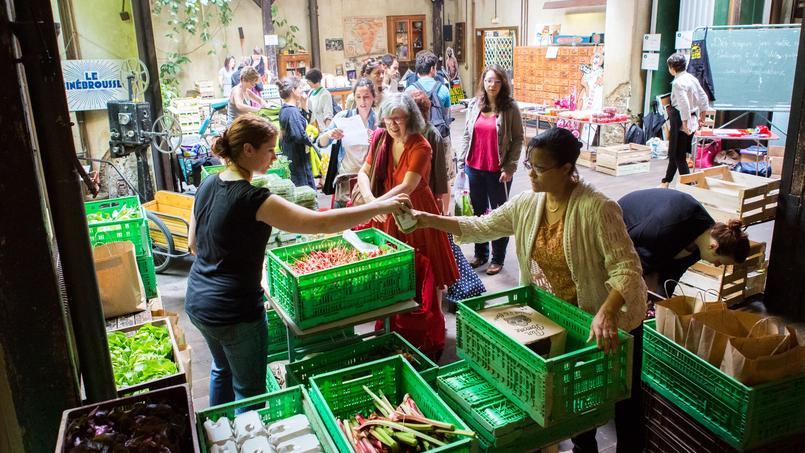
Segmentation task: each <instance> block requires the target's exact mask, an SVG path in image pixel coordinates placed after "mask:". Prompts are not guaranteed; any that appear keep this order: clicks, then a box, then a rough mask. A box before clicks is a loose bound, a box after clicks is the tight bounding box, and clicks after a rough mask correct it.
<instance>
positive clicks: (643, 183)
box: [157, 113, 773, 453]
mask: <svg viewBox="0 0 805 453" xmlns="http://www.w3.org/2000/svg"><path fill="white" fill-rule="evenodd" d="M463 116H464V115H463V113H462V114H459V115H458V117H457V120H456V121H454V122H453V125H452V131H451V132H452V136H453V137H454V140H455V138H456V137H461V133H462V130H461V128H462V127H463V125H464V118H463ZM528 132H529V133H530V134H529V137H530V135H533V129H529V131H528ZM456 142H458V140H455V141H454V143H456ZM666 165H667V161H665V160H655V161H652V162H651V171H650V172H649V173H644V174H637V175H630V176H621V177H614V176H609V175H606V174H603V173H599V172H595V171H591V170H590V169H587V168H584V167H579V173H580V175H581V177H582V179H583V180H585V181H586V182H588V183H590V184H592V185H593V186H594V187H596V188H597V189H598V190H600V191H601V192H602V193H604V194H605V195H606V196H608V197H609V198H612V199H615V200H617V199H619V198H620V197H622V196H623V195H625V194H626V193H629V192H631V191H634V190H639V189H645V188H651V187H656V186H657V185H658V184H659V182H660V179H661V178H662V176H663V175H664V172H665V168H666ZM530 187H531V186H530V183H529V181H528V175H527V173H526V172H525V171H524V170H523V169H522V167H521V168H520V171H518V172H517V173H516V174H515V176H514V182H513V185H512V190H511V193H512V194H517V193H520V192H522V191H525V190H530ZM327 203H329V198H328V199H327ZM322 204H323V203H322ZM772 228H773V223H772V222H768V223H765V224H761V225H758V226H754V227H751V228H750V230H749V234H750V238H752V240H755V241H766V242H767V243H771V235H772ZM462 250H463V252H464V254H465V256H467V257H468V258H469V259H472V256H473V246H472V244H469V245H464V246H462ZM191 263H192V261H191V260H190V259H184V260H179V261H178V262H176V263H175V264H173V265H172V266H171V268H169V269H168V270H167V271H166V273H164V274H161V275H158V276H157V281H158V285H159V290H160V293H161V295H162V301H163V304H164V306H165V308H166V309H167V310H170V311H173V312H176V313H179V325H180V326H181V327H182V328H183V329H184V331H185V335H186V339H187V342H188V343H189V344H190V346H191V347H192V348H193V357H192V375H193V383H192V387H193V402H194V405H195V408H196V410H199V409H203V408H206V407H208V405H209V399H208V394H209V390H208V386H209V371H210V363H211V357H210V353H209V350H208V349H207V345H206V344H205V343H204V339H203V338H202V337H201V335H200V334H199V332H198V331H197V330H196V329H195V327H194V326H193V325H192V324H191V323H190V321H189V320H188V319H187V316H186V315H185V313H184V307H183V305H184V296H185V292H186V289H187V274H188V271H189V269H190V265H191ZM485 268H486V266H483V267H481V268H480V269H478V275H479V276H480V277H481V280H482V281H483V282H484V285H485V286H486V289H487V291H488V292H496V291H501V290H505V289H508V288H511V287H513V286H517V284H518V275H519V270H518V264H517V258H516V256H515V252H514V242H513V241H509V246H508V249H507V255H506V261H505V264H504V266H503V270H502V271H501V272H500V274H498V275H496V276H487V275H486V273H485V272H484V270H485ZM445 317H446V323H447V344H446V349H445V352H444V354H443V356H442V358H441V360H440V365H444V364H447V363H451V362H453V361H456V360H458V358H457V356H456V351H455V338H456V324H455V316H454V315H452V314H450V313H448V312H447V310H445ZM372 326H373V325H364V326H360V327H359V329H358V330H359V331H367V330H368V329H370V328H372ZM597 437H598V443H599V448H600V451H601V452H606V453H611V452H614V451H615V431H614V425H613V423H612V422H610V423H609V424H608V425H606V426H604V427H603V428H602V429H599V430H598V436H597ZM570 448H572V444H570V442H569V441H565V442H563V443H562V444H561V445H560V450H569V449H570Z"/></svg>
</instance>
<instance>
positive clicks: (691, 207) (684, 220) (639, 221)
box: [618, 189, 749, 297]
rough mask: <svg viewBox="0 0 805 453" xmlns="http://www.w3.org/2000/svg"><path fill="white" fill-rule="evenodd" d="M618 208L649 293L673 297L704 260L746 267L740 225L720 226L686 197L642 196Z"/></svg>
mask: <svg viewBox="0 0 805 453" xmlns="http://www.w3.org/2000/svg"><path fill="white" fill-rule="evenodd" d="M618 203H619V204H620V206H621V209H623V219H624V221H625V222H626V228H627V229H628V230H629V237H631V238H632V242H633V243H634V245H635V249H637V253H638V255H640V262H641V263H642V265H643V275H644V276H645V279H646V283H647V284H648V287H649V290H651V291H655V292H657V293H658V294H660V295H661V296H663V297H667V296H669V295H671V294H673V292H674V288H675V287H676V282H677V281H679V279H680V278H681V277H682V274H684V273H685V271H686V270H687V269H688V268H689V267H690V266H692V265H693V263H695V262H697V261H699V260H700V259H703V260H706V261H709V262H711V263H713V264H715V265H716V266H720V265H722V264H736V263H743V262H744V261H746V257H747V255H749V238H748V237H747V235H746V233H744V231H743V223H742V222H741V221H740V220H730V221H729V222H727V223H726V224H725V223H721V222H716V221H714V220H713V218H712V217H710V214H708V213H707V210H706V209H705V208H704V206H702V204H701V203H699V202H698V201H696V199H695V198H693V197H692V196H690V195H688V194H686V193H684V192H679V191H676V190H666V189H646V190H638V191H635V192H632V193H630V194H627V195H625V196H624V197H623V198H621V199H620V200H619V201H618Z"/></svg>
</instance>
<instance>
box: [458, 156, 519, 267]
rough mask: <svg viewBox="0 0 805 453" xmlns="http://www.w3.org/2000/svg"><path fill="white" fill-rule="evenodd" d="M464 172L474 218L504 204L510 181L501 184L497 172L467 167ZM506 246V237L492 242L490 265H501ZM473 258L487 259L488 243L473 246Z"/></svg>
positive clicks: (507, 242) (504, 256)
mask: <svg viewBox="0 0 805 453" xmlns="http://www.w3.org/2000/svg"><path fill="white" fill-rule="evenodd" d="M464 171H465V172H466V173H467V177H468V178H469V181H470V203H471V204H472V212H473V213H475V215H476V216H482V215H484V214H485V213H486V211H487V210H494V209H496V208H497V207H498V206H500V205H502V204H503V203H506V201H507V198H508V197H507V196H506V194H507V193H508V191H509V190H510V189H511V186H512V183H511V181H510V182H508V183H506V184H505V185H504V184H503V183H501V182H500V172H499V171H483V170H476V169H474V168H471V167H470V166H469V165H465V166H464ZM508 245H509V238H508V236H507V237H503V238H500V239H496V240H494V241H492V264H499V265H501V266H502V265H503V262H504V261H505V260H506V246H508ZM475 257H476V258H480V259H481V260H483V261H486V260H488V259H489V243H488V242H483V243H480V244H475Z"/></svg>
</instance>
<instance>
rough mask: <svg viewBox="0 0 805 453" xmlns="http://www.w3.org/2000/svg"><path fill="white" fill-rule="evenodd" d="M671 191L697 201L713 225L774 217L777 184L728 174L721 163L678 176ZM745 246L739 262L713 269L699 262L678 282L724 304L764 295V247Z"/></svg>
mask: <svg viewBox="0 0 805 453" xmlns="http://www.w3.org/2000/svg"><path fill="white" fill-rule="evenodd" d="M676 189H677V190H679V191H682V192H685V193H688V194H690V195H691V196H692V197H693V198H695V199H696V200H698V201H699V202H700V203H701V204H702V206H704V207H705V209H707V212H708V213H709V214H710V215H711V216H712V217H713V219H715V220H716V221H717V222H728V221H730V220H731V219H740V220H741V221H743V223H744V225H755V224H758V223H762V222H766V221H769V220H772V219H774V217H775V214H776V211H777V197H778V194H779V191H780V180H779V179H769V178H764V177H762V176H755V175H747V174H743V173H738V172H734V171H730V169H729V168H728V167H726V166H723V165H722V166H717V167H711V168H705V169H703V170H700V171H697V172H695V173H691V174H688V175H680V176H679V183H678V184H677V185H676ZM750 244H751V245H750V249H749V256H748V258H747V259H746V262H744V263H743V264H739V265H733V266H720V267H716V266H713V265H712V264H709V263H706V262H704V261H700V262H698V263H696V264H694V265H693V266H692V267H691V268H690V269H688V272H687V273H685V275H683V276H682V283H686V284H688V285H690V286H692V287H694V288H696V289H699V290H702V291H703V292H706V294H705V296H707V295H708V294H709V296H707V297H708V299H716V300H722V301H724V302H726V303H727V305H734V304H737V303H739V302H741V301H743V300H744V299H746V298H747V297H750V296H754V295H756V294H759V293H761V292H763V290H764V288H765V286H766V267H767V265H768V264H767V262H766V244H765V243H763V242H752V241H750ZM683 291H684V288H683Z"/></svg>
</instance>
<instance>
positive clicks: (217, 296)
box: [185, 175, 271, 326]
mask: <svg viewBox="0 0 805 453" xmlns="http://www.w3.org/2000/svg"><path fill="white" fill-rule="evenodd" d="M270 195H271V193H270V192H269V191H268V189H265V188H257V187H254V186H252V185H251V184H249V182H248V181H245V180H240V181H222V180H221V179H220V178H219V177H218V175H213V176H210V177H208V178H207V180H206V181H205V182H204V183H202V184H201V187H199V189H198V192H196V202H195V205H194V208H193V211H194V215H195V218H196V261H195V262H194V263H193V266H192V267H191V268H190V276H189V277H188V278H187V295H186V298H185V311H187V313H188V314H189V315H190V316H191V317H193V318H194V319H195V320H197V321H200V322H201V323H203V324H206V325H211V326H220V325H228V324H235V323H240V322H250V321H255V320H257V319H259V317H260V316H262V315H263V313H264V312H265V310H264V308H263V289H262V287H261V285H260V280H261V276H262V267H263V257H264V255H265V251H266V244H267V243H268V237H269V235H270V234H271V227H270V226H269V225H266V224H265V223H263V222H260V221H258V220H256V219H255V216H256V213H257V209H258V208H259V207H260V205H261V204H262V203H263V202H264V201H265V200H266V199H267V198H268V197H269V196H270Z"/></svg>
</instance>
